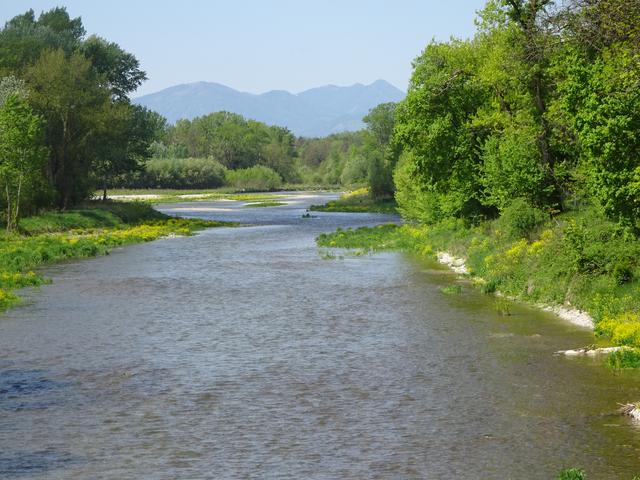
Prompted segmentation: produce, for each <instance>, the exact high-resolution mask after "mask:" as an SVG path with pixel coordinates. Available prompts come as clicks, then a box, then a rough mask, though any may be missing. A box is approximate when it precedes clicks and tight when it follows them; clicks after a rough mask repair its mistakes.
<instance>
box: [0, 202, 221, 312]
mask: <svg viewBox="0 0 640 480" xmlns="http://www.w3.org/2000/svg"><path fill="white" fill-rule="evenodd" d="M83 207H84V208H82V209H78V210H73V211H68V212H63V213H59V212H49V213H45V214H43V215H38V216H32V217H29V218H25V219H23V220H22V221H21V222H20V224H19V227H18V229H17V230H16V231H14V232H11V233H5V234H3V235H0V310H4V309H6V308H8V307H10V306H13V305H15V304H16V303H18V302H19V301H20V298H19V297H18V296H17V295H16V294H15V292H14V290H16V289H20V288H24V287H33V286H39V285H42V284H43V283H45V282H46V281H47V280H46V279H45V278H44V277H43V276H42V275H40V274H38V273H36V271H35V270H36V269H37V268H38V267H41V266H43V265H47V264H51V263H55V262H60V261H63V260H69V259H78V258H84V257H93V256H96V255H105V254H108V253H109V250H111V249H112V248H114V247H119V246H123V245H128V244H132V243H140V242H148V241H151V240H155V239H157V238H160V237H165V236H168V235H190V234H191V233H193V232H194V231H196V230H200V229H203V228H208V227H217V226H229V225H232V224H229V223H226V222H214V221H206V220H197V219H183V218H173V217H169V216H167V215H164V214H162V213H160V212H158V211H156V210H154V209H153V208H151V207H150V206H148V205H145V204H140V203H126V204H122V203H115V202H106V203H105V202H91V203H88V204H85V205H84V206H83Z"/></svg>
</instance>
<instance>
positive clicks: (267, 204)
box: [244, 202, 286, 208]
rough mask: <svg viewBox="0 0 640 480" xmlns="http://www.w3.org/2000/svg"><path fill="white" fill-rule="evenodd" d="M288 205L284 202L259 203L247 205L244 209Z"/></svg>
mask: <svg viewBox="0 0 640 480" xmlns="http://www.w3.org/2000/svg"><path fill="white" fill-rule="evenodd" d="M282 205H286V203H284V202H259V203H247V204H246V205H244V208H260V207H280V206H282Z"/></svg>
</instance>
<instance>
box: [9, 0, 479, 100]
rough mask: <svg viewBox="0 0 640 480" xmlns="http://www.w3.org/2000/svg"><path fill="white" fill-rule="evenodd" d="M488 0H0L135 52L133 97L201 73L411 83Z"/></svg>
mask: <svg viewBox="0 0 640 480" xmlns="http://www.w3.org/2000/svg"><path fill="white" fill-rule="evenodd" d="M484 3H485V0H444V1H443V0H395V1H391V0H387V1H383V0H322V1H321V0H315V1H311V0H262V1H260V0H209V1H207V0H155V1H152V0H127V1H125V0H109V1H102V0H66V1H62V0H31V1H29V0H0V24H2V25H4V22H6V21H7V20H8V19H10V18H12V17H13V16H15V15H18V14H21V13H24V12H25V11H26V10H28V9H29V8H33V9H34V10H35V12H36V14H39V13H40V12H41V11H43V10H48V9H50V8H53V7H56V6H65V7H66V8H67V11H68V12H69V14H70V15H71V16H72V17H78V16H79V17H82V21H83V24H84V27H85V29H86V30H87V33H88V34H94V33H95V34H97V35H99V36H101V37H104V38H106V39H107V40H109V41H113V42H116V43H118V44H119V45H120V46H121V47H122V48H124V49H125V50H127V51H129V52H131V53H133V54H134V55H135V56H136V57H137V58H138V60H139V61H140V64H141V67H142V69H143V70H145V71H146V72H147V76H148V77H149V79H148V80H147V81H146V82H145V83H144V84H143V85H142V86H141V87H140V88H139V89H138V91H137V92H136V93H135V94H134V96H139V95H143V94H147V93H152V92H156V91H158V90H161V89H163V88H167V87H170V86H173V85H177V84H181V83H189V82H197V81H208V82H218V83H222V84H224V85H227V86H229V87H232V88H235V89H237V90H241V91H245V92H251V93H263V92H265V91H269V90H287V91H290V92H292V93H298V92H300V91H303V90H306V89H308V88H313V87H317V86H321V85H326V84H333V85H352V84H354V83H363V84H369V83H371V82H373V81H375V80H377V79H380V78H381V79H384V80H387V81H388V82H390V83H392V84H394V85H395V86H397V87H398V88H400V89H402V90H406V88H407V85H408V82H409V77H410V76H411V62H412V60H413V59H414V58H415V57H416V56H418V55H419V54H420V52H421V51H422V50H423V49H424V47H425V46H426V45H427V44H428V43H429V42H430V41H431V40H434V39H435V40H447V39H449V38H450V37H452V36H454V37H461V38H468V37H470V36H472V35H473V32H474V23H473V21H474V18H475V14H476V12H477V11H478V10H479V9H481V8H482V7H483V5H484Z"/></svg>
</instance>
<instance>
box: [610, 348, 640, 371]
mask: <svg viewBox="0 0 640 480" xmlns="http://www.w3.org/2000/svg"><path fill="white" fill-rule="evenodd" d="M607 365H609V367H611V368H613V369H615V370H619V369H622V368H640V350H638V349H635V348H623V349H621V350H616V351H615V352H611V353H610V354H609V356H608V357H607Z"/></svg>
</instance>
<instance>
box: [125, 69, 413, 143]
mask: <svg viewBox="0 0 640 480" xmlns="http://www.w3.org/2000/svg"><path fill="white" fill-rule="evenodd" d="M404 96H405V93H404V92H402V91H401V90H400V89H398V88H397V87H395V86H394V85H392V84H390V83H389V82H387V81H385V80H381V79H379V80H376V81H374V82H372V83H371V84H369V85H363V84H361V83H355V84H353V85H349V86H337V85H323V86H320V87H314V88H310V89H307V90H304V91H302V92H299V93H291V92H288V91H286V90H269V91H267V92H264V93H260V94H256V93H248V92H241V91H238V90H235V89H233V88H231V87H229V86H226V85H223V84H221V83H217V82H205V81H200V82H193V83H186V84H180V85H174V86H171V87H168V88H165V89H163V90H160V91H158V92H155V93H151V94H147V95H142V96H140V97H137V98H134V99H133V102H135V103H137V104H139V105H143V106H145V107H147V108H150V109H151V110H155V111H157V112H158V113H160V114H162V115H163V116H164V117H166V118H167V120H168V121H169V122H171V123H174V122H176V121H177V120H179V119H181V118H186V119H193V118H195V117H199V116H202V115H207V114H209V113H213V112H217V111H221V110H225V111H229V112H233V113H238V114H240V115H242V116H244V117H245V118H248V119H252V120H258V121H261V122H264V123H267V124H269V125H279V126H282V127H287V128H288V129H289V130H291V131H292V132H293V133H294V134H296V135H298V136H305V137H323V136H326V135H330V134H332V133H339V132H341V131H353V130H359V129H361V128H363V126H364V125H363V123H362V117H363V116H364V115H366V114H367V112H368V111H369V110H370V109H371V108H373V107H375V106H376V105H378V104H380V103H385V102H397V101H400V100H402V98H404Z"/></svg>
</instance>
